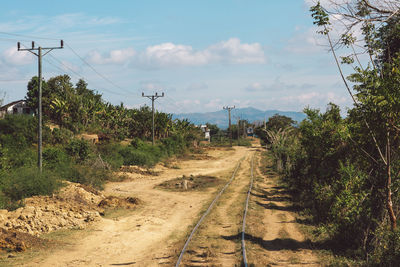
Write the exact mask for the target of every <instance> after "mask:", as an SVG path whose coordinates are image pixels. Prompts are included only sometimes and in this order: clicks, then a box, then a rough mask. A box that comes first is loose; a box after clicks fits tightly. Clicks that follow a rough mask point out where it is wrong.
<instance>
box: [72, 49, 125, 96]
mask: <svg viewBox="0 0 400 267" xmlns="http://www.w3.org/2000/svg"><path fill="white" fill-rule="evenodd" d="M65 45H66V46H67V47H68V48H69V49H70V50H71V51H72V53H74V54H75V55H76V56H77V57H78V58H79V59H80V60H81V61H82V62H83V63H84V64H85V65H86V66H88V67H89V68H90V69H91V70H93V71H94V72H95V73H96V74H97V75H99V76H100V77H101V78H103V79H104V80H105V81H107V82H108V83H110V84H111V85H113V86H115V87H116V88H118V89H121V90H123V91H125V92H126V93H128V94H132V92H129V91H128V90H126V89H124V88H122V87H120V86H119V85H117V84H116V83H114V82H113V81H111V80H110V79H108V78H107V77H106V76H104V75H103V74H101V73H100V72H98V71H97V70H96V69H95V68H94V67H93V66H92V65H90V64H89V63H88V62H87V61H86V60H85V59H84V58H83V57H81V56H80V55H79V54H78V53H77V52H76V51H75V50H74V49H73V48H72V47H71V46H69V45H68V44H67V43H65Z"/></svg>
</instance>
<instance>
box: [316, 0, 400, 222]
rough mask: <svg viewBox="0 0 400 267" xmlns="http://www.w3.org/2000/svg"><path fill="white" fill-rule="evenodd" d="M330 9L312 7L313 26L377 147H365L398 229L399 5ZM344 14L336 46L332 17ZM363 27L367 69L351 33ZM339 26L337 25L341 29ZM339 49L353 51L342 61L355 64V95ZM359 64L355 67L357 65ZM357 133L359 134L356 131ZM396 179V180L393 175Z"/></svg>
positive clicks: (357, 2) (362, 3)
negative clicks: (324, 38) (394, 195)
mask: <svg viewBox="0 0 400 267" xmlns="http://www.w3.org/2000/svg"><path fill="white" fill-rule="evenodd" d="M329 2H330V3H331V4H332V7H333V8H331V9H330V10H328V9H326V8H324V7H322V6H321V4H320V3H319V2H318V3H317V5H315V6H313V7H312V8H311V12H312V16H313V18H314V24H316V25H318V26H320V27H322V30H321V31H320V33H322V34H323V35H325V36H327V39H328V42H329V45H330V49H331V51H332V53H333V56H334V58H335V61H336V63H337V66H338V69H339V72H340V75H341V77H342V79H343V82H344V84H345V86H346V89H347V91H348V92H349V94H350V96H351V97H352V99H353V102H354V110H353V111H352V112H351V113H350V114H351V115H352V116H353V117H356V118H359V119H361V121H362V125H363V126H362V128H363V129H362V128H361V129H359V130H361V131H363V132H364V133H365V135H366V136H368V138H369V139H370V142H372V144H373V147H372V148H371V147H368V148H367V149H364V148H363V147H362V146H363V144H362V143H358V146H359V147H360V148H361V149H362V151H363V154H364V156H365V157H366V159H367V160H372V162H371V165H372V166H373V168H374V169H376V168H378V171H377V173H376V174H375V175H376V177H383V178H384V179H385V182H381V183H378V185H379V189H380V190H382V191H384V192H385V202H386V209H387V214H388V215H389V218H390V222H391V228H392V230H395V229H396V225H397V218H396V214H395V211H394V210H395V208H394V207H393V199H392V186H393V185H392V180H393V178H395V179H397V178H398V176H399V173H398V172H396V173H394V169H397V168H398V166H397V165H398V164H397V162H398V161H399V160H400V155H399V154H398V152H397V150H398V149H397V148H398V146H399V142H400V140H399V134H400V124H399V123H400V121H399V118H400V105H399V103H400V94H399V89H400V88H399V82H400V71H399V69H400V58H399V54H398V53H397V54H396V52H398V49H399V45H398V44H399V41H400V36H399V34H398V33H399V22H398V12H399V9H400V3H399V2H398V1H394V0H381V1H368V0H354V1H349V2H347V3H343V2H339V1H333V0H330V1H329ZM332 14H336V15H341V17H342V20H341V22H342V23H343V24H344V25H345V27H344V28H343V31H342V34H341V35H340V36H341V38H340V39H339V40H338V41H337V42H336V43H334V42H333V40H332V38H331V34H330V32H331V30H332V27H335V25H334V26H332V25H331V23H330V20H329V15H332ZM358 25H361V30H362V33H363V37H364V39H363V40H362V41H363V42H364V51H362V52H365V53H367V54H368V55H369V58H370V62H369V64H368V65H367V66H363V65H362V64H361V60H360V59H359V56H358V55H359V53H358V52H356V49H355V42H356V38H354V36H353V34H352V31H353V30H354V29H355V27H356V26H358ZM336 27H337V26H336ZM338 45H342V46H344V47H349V48H351V54H350V55H349V56H347V57H343V58H342V62H343V63H347V64H354V66H353V68H354V70H355V73H354V74H352V75H351V76H350V77H349V80H350V81H351V82H354V83H355V86H354V87H353V89H354V91H355V93H354V91H353V90H352V89H351V88H350V86H349V84H348V83H347V81H346V79H345V77H344V74H343V70H342V68H341V66H340V63H339V60H338V57H337V55H336V52H335V48H337V46H338ZM355 62H356V63H355ZM353 134H354V133H353ZM393 175H395V177H393Z"/></svg>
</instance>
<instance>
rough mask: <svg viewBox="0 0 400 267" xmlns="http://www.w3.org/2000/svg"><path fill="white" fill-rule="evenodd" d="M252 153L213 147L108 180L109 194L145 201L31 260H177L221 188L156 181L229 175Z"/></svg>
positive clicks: (50, 262) (139, 262) (144, 262)
mask: <svg viewBox="0 0 400 267" xmlns="http://www.w3.org/2000/svg"><path fill="white" fill-rule="evenodd" d="M247 153H248V149H247V148H244V147H237V148H235V149H234V150H227V149H217V150H210V151H209V152H208V154H207V157H206V159H201V160H186V161H182V162H179V163H177V164H178V166H179V169H167V168H163V167H158V168H156V169H155V171H156V172H160V175H159V176H145V175H137V174H132V175H131V179H130V180H128V181H124V182H120V183H110V184H108V185H107V187H106V189H105V192H104V193H105V194H111V195H118V196H134V197H137V198H139V199H140V200H141V201H142V204H141V207H140V208H139V209H138V210H137V211H135V212H133V213H131V214H129V215H128V216H124V217H122V218H121V219H118V220H112V219H104V218H102V219H101V221H100V222H98V223H97V224H96V225H95V226H94V229H91V232H92V234H90V235H88V236H86V237H84V238H83V239H81V240H76V245H74V246H72V247H69V248H68V249H66V250H64V249H63V250H59V251H56V252H55V253H53V254H52V255H49V256H48V257H42V258H39V259H35V260H34V261H33V262H30V263H29V264H27V266H110V265H111V266H112V265H117V266H118V265H120V266H123V265H137V266H158V265H160V264H166V265H167V266H170V265H173V264H174V260H176V254H177V252H176V251H175V246H176V244H177V242H179V241H180V240H183V239H184V238H185V235H186V234H187V232H188V231H189V229H190V226H191V225H192V223H193V222H194V219H195V218H197V217H198V215H199V213H200V211H201V209H202V208H203V206H204V204H205V203H207V202H209V200H210V199H211V198H212V196H213V195H214V194H215V191H216V188H212V189H210V190H206V191H190V192H173V191H172V192H169V191H165V190H161V189H155V186H156V185H158V184H160V183H162V182H163V181H166V180H170V179H174V178H176V177H181V176H182V175H186V176H190V175H199V174H202V175H205V174H208V175H211V174H212V175H214V176H216V177H218V178H220V179H224V180H227V179H228V178H229V175H230V173H231V171H232V169H234V167H235V166H236V163H237V162H238V160H239V159H241V158H242V157H243V156H244V155H246V154H247Z"/></svg>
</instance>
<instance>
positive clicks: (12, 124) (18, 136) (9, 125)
mask: <svg viewBox="0 0 400 267" xmlns="http://www.w3.org/2000/svg"><path fill="white" fill-rule="evenodd" d="M36 129H37V123H36V118H35V117H32V116H28V115H7V116H6V117H5V118H4V119H2V120H0V143H1V144H3V145H4V146H7V147H13V148H17V149H21V148H25V147H27V146H29V145H31V144H33V143H34V142H36V132H37V131H36Z"/></svg>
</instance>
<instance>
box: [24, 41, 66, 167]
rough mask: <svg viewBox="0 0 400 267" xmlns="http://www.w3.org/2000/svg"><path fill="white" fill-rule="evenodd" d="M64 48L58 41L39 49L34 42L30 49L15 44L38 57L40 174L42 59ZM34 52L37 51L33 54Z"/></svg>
mask: <svg viewBox="0 0 400 267" xmlns="http://www.w3.org/2000/svg"><path fill="white" fill-rule="evenodd" d="M62 48H64V41H63V40H61V41H60V46H59V47H41V46H38V47H36V46H35V42H33V41H32V47H31V48H21V43H20V42H18V43H17V49H18V51H28V52H30V53H32V54H34V55H35V56H37V57H38V83H39V84H38V87H39V88H38V117H39V118H38V163H37V165H38V168H39V171H40V173H41V172H42V162H43V158H42V128H43V125H42V124H43V122H42V117H43V115H42V58H43V57H44V56H45V55H47V54H48V53H50V52H51V51H53V50H54V49H62ZM34 51H38V52H37V53H35V52H34ZM43 51H45V53H43Z"/></svg>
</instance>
